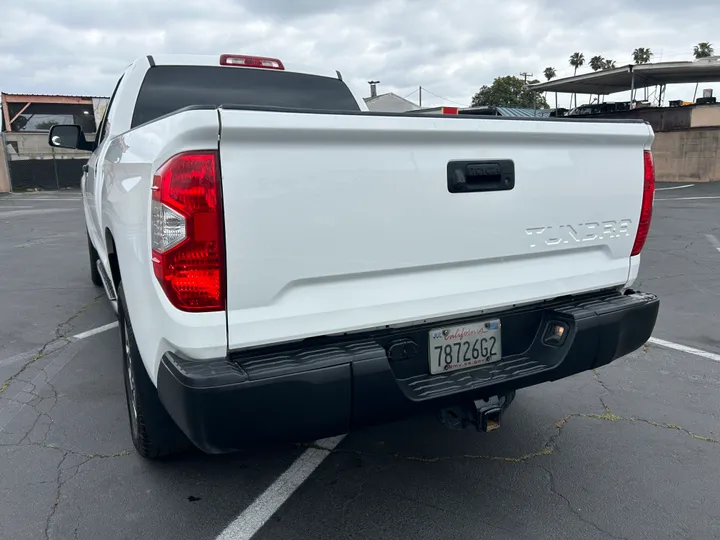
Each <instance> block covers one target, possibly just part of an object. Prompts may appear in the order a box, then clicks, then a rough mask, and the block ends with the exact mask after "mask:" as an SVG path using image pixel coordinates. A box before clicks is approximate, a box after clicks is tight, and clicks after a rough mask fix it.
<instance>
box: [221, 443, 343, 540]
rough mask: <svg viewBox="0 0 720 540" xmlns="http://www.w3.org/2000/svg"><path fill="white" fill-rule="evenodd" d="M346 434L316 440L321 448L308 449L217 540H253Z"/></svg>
mask: <svg viewBox="0 0 720 540" xmlns="http://www.w3.org/2000/svg"><path fill="white" fill-rule="evenodd" d="M344 437H345V435H340V436H338V437H331V438H329V439H322V440H319V441H316V442H315V444H316V445H317V446H319V447H321V448H322V449H320V448H308V449H307V450H305V452H303V454H302V455H301V456H300V457H299V458H297V459H296V460H295V462H294V463H293V464H292V465H291V466H290V468H289V469H288V470H286V471H285V472H284V473H282V474H281V475H280V476H279V477H278V479H277V480H275V481H274V482H273V483H272V484H271V485H270V487H268V488H267V489H266V490H265V491H264V492H263V493H262V494H260V496H259V497H258V498H257V499H255V501H254V502H253V503H252V504H251V505H250V506H248V507H247V508H246V509H245V510H243V512H242V514H240V515H239V516H238V517H237V519H235V521H233V522H232V523H231V524H230V525H228V526H227V527H226V529H225V530H224V531H223V532H222V533H220V535H219V536H218V537H217V540H250V538H252V537H253V536H254V535H255V533H257V532H258V531H259V530H260V528H261V527H262V526H263V525H265V523H267V521H268V520H269V519H270V518H271V517H272V516H273V515H274V514H275V512H277V511H278V509H279V508H280V507H281V506H282V505H283V503H284V502H285V501H287V500H288V499H289V498H290V496H291V495H292V494H293V493H294V492H295V490H296V489H297V488H298V487H300V486H301V485H302V484H303V482H305V480H307V479H308V478H309V477H310V475H311V474H312V473H313V472H314V471H315V469H317V468H318V466H319V465H320V464H321V463H322V462H323V461H324V460H325V458H326V457H328V456H329V455H330V452H331V451H332V450H333V449H335V447H336V446H337V445H338V444H340V441H342V440H343V438H344Z"/></svg>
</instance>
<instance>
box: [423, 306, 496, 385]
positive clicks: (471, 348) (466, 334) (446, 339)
mask: <svg viewBox="0 0 720 540" xmlns="http://www.w3.org/2000/svg"><path fill="white" fill-rule="evenodd" d="M429 342H430V347H429V350H430V355H429V356H430V358H429V362H430V373H432V374H433V375H434V374H436V373H448V372H450V371H455V370H458V369H465V368H469V367H473V366H479V365H482V364H489V363H491V362H497V361H498V360H500V358H501V357H502V348H501V342H500V319H493V320H490V321H481V322H476V323H469V324H463V325H460V326H448V327H446V328H436V329H434V330H430V334H429Z"/></svg>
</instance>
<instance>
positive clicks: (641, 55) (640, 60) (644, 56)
mask: <svg viewBox="0 0 720 540" xmlns="http://www.w3.org/2000/svg"><path fill="white" fill-rule="evenodd" d="M632 56H633V62H635V63H636V64H647V63H648V62H649V61H650V58H652V56H653V53H652V51H651V50H650V49H646V48H645V47H638V48H637V49H635V50H634V51H633V53H632Z"/></svg>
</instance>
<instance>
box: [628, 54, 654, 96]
mask: <svg viewBox="0 0 720 540" xmlns="http://www.w3.org/2000/svg"><path fill="white" fill-rule="evenodd" d="M632 56H633V62H635V63H636V64H647V63H648V62H649V61H650V58H652V56H653V53H652V51H651V50H650V49H647V48H645V47H638V48H637V49H635V50H634V51H633V53H632ZM647 98H648V89H647V86H646V87H645V99H647ZM630 99H632V96H630Z"/></svg>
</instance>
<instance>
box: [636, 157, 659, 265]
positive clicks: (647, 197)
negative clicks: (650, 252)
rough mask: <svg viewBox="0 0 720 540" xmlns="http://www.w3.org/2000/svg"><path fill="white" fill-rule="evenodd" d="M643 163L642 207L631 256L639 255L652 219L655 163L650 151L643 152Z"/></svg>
mask: <svg viewBox="0 0 720 540" xmlns="http://www.w3.org/2000/svg"><path fill="white" fill-rule="evenodd" d="M643 163H644V166H643V168H644V176H645V179H644V182H643V197H642V207H641V209H640V222H639V223H638V230H637V234H636V235H635V244H634V245H633V248H632V253H631V255H632V256H635V255H640V252H641V251H642V249H643V246H644V245H645V240H647V235H648V232H649V231H650V221H651V220H652V211H653V199H654V197H655V163H654V162H653V157H652V152H650V150H645V151H644V154H643Z"/></svg>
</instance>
